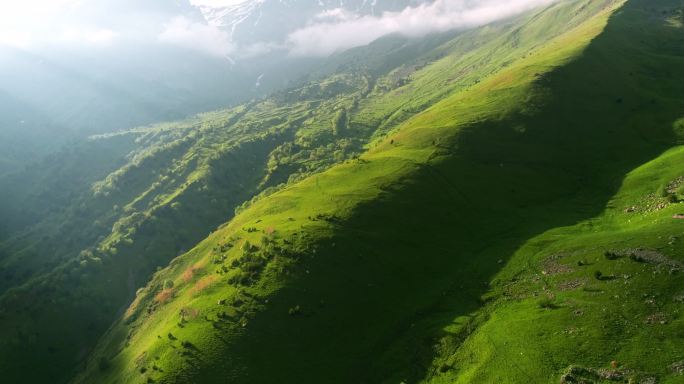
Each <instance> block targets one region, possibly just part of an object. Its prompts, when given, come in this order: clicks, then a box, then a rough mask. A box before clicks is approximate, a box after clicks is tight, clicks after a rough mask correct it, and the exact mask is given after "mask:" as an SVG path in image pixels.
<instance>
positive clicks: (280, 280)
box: [75, 0, 684, 383]
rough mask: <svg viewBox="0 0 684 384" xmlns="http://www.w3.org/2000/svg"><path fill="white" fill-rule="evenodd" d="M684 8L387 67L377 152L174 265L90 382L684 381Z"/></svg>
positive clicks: (553, 18) (90, 371)
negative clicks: (683, 221) (683, 206)
mask: <svg viewBox="0 0 684 384" xmlns="http://www.w3.org/2000/svg"><path fill="white" fill-rule="evenodd" d="M683 11H684V10H682V8H681V3H680V2H678V1H667V0H662V1H655V2H654V1H641V0H632V1H628V2H626V3H625V2H622V1H608V0H607V1H565V2H560V3H557V4H555V5H552V6H550V7H548V8H545V9H542V10H538V11H535V12H532V13H528V14H525V15H524V16H521V17H518V18H515V19H514V20H511V21H509V22H505V23H500V24H496V25H489V26H486V27H483V28H481V29H476V30H473V31H470V32H465V33H462V34H459V35H457V36H455V37H453V38H452V39H450V40H449V41H448V42H446V43H444V44H442V45H440V46H439V47H438V48H435V50H434V51H431V52H430V53H427V54H425V55H424V56H420V57H424V58H428V57H429V58H431V60H425V61H422V62H421V61H418V62H416V64H414V65H410V66H402V67H400V68H397V69H395V70H393V71H391V72H389V73H387V74H386V75H385V76H382V77H381V78H379V79H378V80H377V81H376V82H375V85H374V86H373V87H372V88H371V89H370V91H369V92H368V93H367V94H365V95H364V96H363V97H362V98H360V99H357V100H356V101H354V102H353V107H350V108H348V109H347V108H345V115H344V119H341V120H342V121H343V122H346V124H343V123H341V124H340V125H339V127H342V128H345V127H346V128H348V127H354V126H358V125H361V124H363V123H364V122H369V121H376V122H380V125H376V128H375V132H376V133H375V136H374V137H373V139H371V141H369V144H368V145H367V146H366V150H365V151H364V153H363V154H362V155H360V156H359V157H356V156H354V157H352V158H351V159H347V160H343V161H342V162H341V163H340V164H338V165H334V166H332V167H331V168H330V169H328V170H324V171H322V172H320V173H315V174H313V175H310V176H308V177H304V178H303V179H301V180H298V179H295V180H292V182H291V183H289V184H287V185H286V186H284V187H283V188H282V189H279V190H278V191H275V192H274V193H272V194H269V195H268V196H263V197H261V198H258V199H256V200H254V201H253V202H252V203H251V204H249V205H248V206H246V207H245V208H244V209H241V210H240V211H239V212H238V214H237V215H236V216H235V217H234V218H233V219H232V220H230V221H228V222H227V223H225V224H224V225H222V226H221V227H219V229H218V230H217V231H215V232H213V233H212V234H211V235H210V236H209V237H207V238H206V239H205V240H204V241H202V242H200V243H199V244H198V245H197V246H196V247H195V248H193V249H192V250H191V251H189V252H188V253H186V254H184V255H182V256H180V257H178V258H176V259H174V260H173V261H172V262H171V263H170V265H169V266H168V267H167V268H164V269H161V270H160V271H158V272H156V273H155V274H154V276H153V277H152V279H151V281H150V283H148V284H147V285H146V287H145V288H143V289H141V290H140V291H138V292H137V295H136V298H135V300H134V301H133V303H132V304H131V306H130V307H129V308H128V309H127V310H126V312H125V313H124V314H123V316H122V317H121V318H120V320H119V321H118V322H117V323H116V324H114V326H113V327H112V328H111V329H110V330H109V331H108V332H107V334H106V335H105V336H104V337H103V338H102V339H101V341H100V343H99V346H98V347H97V348H96V349H95V351H94V353H93V354H92V355H91V357H90V358H89V362H88V364H87V365H86V369H85V371H84V372H83V373H81V374H80V375H79V376H78V377H77V378H76V380H75V382H86V383H89V382H98V383H100V382H101V383H108V382H137V381H143V382H144V381H147V382H201V383H212V382H249V383H262V382H263V383H270V382H274V381H278V382H340V383H347V382H362V383H363V382H369V383H370V382H373V383H376V382H395V383H396V382H435V383H439V382H456V383H458V382H516V383H517V382H563V383H568V382H606V381H616V380H617V381H621V380H622V381H624V382H626V381H631V382H671V383H674V382H678V381H679V380H680V377H681V376H679V375H681V353H682V349H681V345H682V343H681V341H682V340H681V338H682V335H681V331H680V330H681V328H682V327H681V326H682V324H681V321H682V320H681V318H680V316H678V311H679V308H680V307H681V287H682V275H681V274H680V273H679V271H680V270H681V268H682V257H683V256H684V255H683V254H682V251H681V247H679V246H678V242H679V241H680V236H681V228H680V225H679V224H680V222H679V221H678V219H677V217H678V216H677V214H678V213H679V212H680V211H679V209H680V208H679V207H680V205H679V202H680V201H681V200H682V199H684V196H683V195H682V192H681V180H682V178H681V169H680V167H678V164H681V160H682V159H681V157H682V156H683V155H684V152H682V147H681V143H682V140H683V139H684V138H683V137H682V134H683V133H684V131H682V115H681V111H682V107H684V98H683V97H682V95H684V92H683V91H684V83H682V81H681V79H683V78H684V77H683V76H682V75H684V74H683V73H682V69H683V68H684V65H682V64H683V61H684V51H683V50H682V47H683V46H684V45H682V44H681V42H682V30H681V23H680V22H678V21H680V20H681V15H682V12H683ZM419 63H420V64H419ZM436 84H439V86H436ZM300 92H301V91H300ZM382 116H384V117H382ZM334 121H340V120H338V119H335V120H334ZM334 126H338V125H337V124H335V125H334ZM274 164H281V163H280V162H274ZM286 164H287V163H286Z"/></svg>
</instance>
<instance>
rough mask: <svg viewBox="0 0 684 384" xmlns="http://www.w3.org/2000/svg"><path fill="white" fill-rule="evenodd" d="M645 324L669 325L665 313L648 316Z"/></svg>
mask: <svg viewBox="0 0 684 384" xmlns="http://www.w3.org/2000/svg"><path fill="white" fill-rule="evenodd" d="M644 323H646V324H651V325H654V324H661V325H663V324H667V315H666V314H665V313H663V312H656V313H654V314H652V315H648V316H647V317H646V320H644Z"/></svg>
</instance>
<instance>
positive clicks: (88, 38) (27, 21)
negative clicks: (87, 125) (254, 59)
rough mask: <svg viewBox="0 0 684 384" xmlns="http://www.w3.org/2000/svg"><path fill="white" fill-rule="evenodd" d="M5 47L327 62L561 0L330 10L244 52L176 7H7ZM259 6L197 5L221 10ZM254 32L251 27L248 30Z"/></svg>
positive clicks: (1, 21)
mask: <svg viewBox="0 0 684 384" xmlns="http://www.w3.org/2000/svg"><path fill="white" fill-rule="evenodd" d="M0 1H1V2H2V3H0V45H2V44H4V45H13V46H19V47H24V48H27V47H35V46H50V47H59V46H60V44H63V45H68V44H71V45H85V46H88V45H100V46H104V45H106V44H110V43H112V42H121V43H129V42H134V41H138V42H141V41H142V42H145V43H150V42H152V43H155V44H176V45H180V46H184V47H186V48H189V49H194V50H197V51H202V52H204V53H208V54H211V55H216V56H226V55H230V56H249V55H254V54H255V52H257V53H262V52H264V51H269V50H270V51H272V50H281V51H287V52H289V53H290V54H291V55H295V56H326V55H329V54H331V53H334V52H338V51H342V50H345V49H349V48H352V47H357V46H361V45H366V44H368V43H370V42H372V41H374V40H376V39H377V38H379V37H382V36H385V35H387V34H392V33H400V34H404V35H407V36H423V35H425V34H428V33H433V32H442V31H446V30H449V29H454V28H472V27H476V26H479V25H483V24H487V23H490V22H493V21H496V20H500V19H502V18H506V17H510V16H513V15H516V14H518V13H520V12H523V11H526V10H529V9H531V8H533V7H538V6H544V5H548V4H550V3H552V2H554V1H556V0H434V1H433V2H431V3H427V4H423V5H419V6H414V7H408V8H406V9H404V10H403V11H400V12H386V13H383V14H381V15H374V16H371V15H366V16H362V15H358V14H355V13H353V12H350V11H348V10H344V9H341V8H338V9H332V10H328V11H326V12H323V13H321V14H319V15H318V16H317V17H315V18H314V19H313V20H309V22H308V23H307V24H306V25H302V26H301V28H300V29H297V30H293V31H291V32H290V33H289V35H287V36H281V37H280V39H279V40H277V41H263V42H260V43H258V44H255V45H253V46H237V45H235V42H233V41H231V38H230V33H229V31H225V30H220V29H219V28H217V27H216V26H213V25H208V24H207V23H206V22H203V20H201V18H200V19H199V20H198V19H197V18H196V17H195V18H193V17H192V16H188V15H184V16H181V15H180V14H179V13H180V11H179V10H178V9H177V8H174V7H175V5H174V4H175V3H171V1H172V0H166V1H169V3H165V2H164V1H159V2H151V3H144V0H139V1H143V2H140V3H138V2H136V0H126V1H122V0H20V1H19V0H17V1H6V0H0ZM243 1H255V0H190V2H191V3H193V4H195V5H213V6H221V5H228V4H234V3H239V2H243ZM146 6H148V7H146ZM131 10H134V12H131ZM247 27H249V26H247Z"/></svg>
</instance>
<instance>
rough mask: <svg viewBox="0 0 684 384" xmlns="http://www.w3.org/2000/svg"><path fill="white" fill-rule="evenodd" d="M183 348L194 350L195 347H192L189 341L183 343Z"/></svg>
mask: <svg viewBox="0 0 684 384" xmlns="http://www.w3.org/2000/svg"><path fill="white" fill-rule="evenodd" d="M181 346H182V347H183V348H185V349H193V348H194V347H195V346H194V345H192V343H191V342H189V341H183V342H181Z"/></svg>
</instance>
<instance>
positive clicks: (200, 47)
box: [159, 16, 235, 56]
mask: <svg viewBox="0 0 684 384" xmlns="http://www.w3.org/2000/svg"><path fill="white" fill-rule="evenodd" d="M159 41H161V42H163V43H167V44H174V45H178V46H181V47H184V48H187V49H193V50H197V51H201V52H205V53H208V54H211V55H215V56H226V55H229V54H231V53H233V51H234V50H235V47H234V46H233V44H232V42H231V41H230V36H229V35H228V33H226V32H224V31H221V30H219V29H218V28H216V27H214V26H211V25H208V24H202V23H197V22H192V21H190V20H188V19H187V18H186V17H183V16H179V17H176V18H174V19H173V20H171V21H170V22H169V23H168V24H166V25H165V28H164V30H163V31H162V32H161V33H160V34H159Z"/></svg>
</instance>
